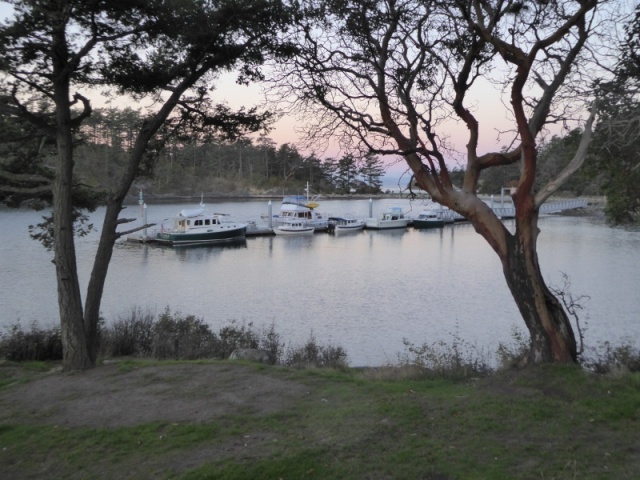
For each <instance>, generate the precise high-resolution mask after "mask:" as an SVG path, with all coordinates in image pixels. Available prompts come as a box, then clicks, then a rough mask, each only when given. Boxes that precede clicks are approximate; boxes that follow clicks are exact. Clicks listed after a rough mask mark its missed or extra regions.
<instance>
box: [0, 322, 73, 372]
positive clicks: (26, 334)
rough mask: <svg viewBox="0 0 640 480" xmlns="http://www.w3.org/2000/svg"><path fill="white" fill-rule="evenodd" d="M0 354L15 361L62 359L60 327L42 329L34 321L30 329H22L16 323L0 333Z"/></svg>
mask: <svg viewBox="0 0 640 480" xmlns="http://www.w3.org/2000/svg"><path fill="white" fill-rule="evenodd" d="M0 356H1V357H2V358H5V359H6V360H11V361H15V362H20V361H46V360H62V338H61V335H60V327H52V328H50V329H43V328H40V327H38V326H37V324H36V323H35V322H34V323H32V324H31V329H30V330H23V329H22V326H21V325H20V324H19V323H17V324H16V325H14V326H13V327H11V328H10V329H9V331H8V333H5V334H2V333H0Z"/></svg>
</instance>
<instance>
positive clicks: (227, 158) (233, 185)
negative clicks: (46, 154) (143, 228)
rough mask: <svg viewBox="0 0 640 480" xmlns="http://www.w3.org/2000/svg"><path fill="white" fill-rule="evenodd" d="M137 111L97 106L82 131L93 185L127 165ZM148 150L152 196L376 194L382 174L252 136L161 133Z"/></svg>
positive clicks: (347, 159)
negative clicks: (163, 136) (307, 188)
mask: <svg viewBox="0 0 640 480" xmlns="http://www.w3.org/2000/svg"><path fill="white" fill-rule="evenodd" d="M142 121H143V116H142V114H141V113H140V112H139V111H136V110H133V109H131V108H126V109H124V110H118V109H98V110H95V111H94V112H93V113H92V115H91V117H90V118H89V119H88V121H87V122H86V123H85V125H84V126H83V127H82V130H81V132H80V134H81V142H80V144H79V145H78V147H77V150H76V159H77V168H78V174H79V175H80V176H81V177H82V179H83V181H84V182H86V183H87V184H89V185H92V186H95V187H97V188H98V189H104V188H108V187H109V185H110V184H111V183H112V181H113V179H114V178H116V176H117V174H118V173H119V171H120V169H122V168H124V165H125V164H126V159H127V157H126V155H127V152H128V151H129V150H130V149H131V148H132V147H133V141H134V136H135V132H136V131H137V128H138V126H139V125H140V124H141V123H142ZM166 138H167V139H166V140H164V143H163V144H162V145H161V147H162V148H157V149H156V151H155V152H152V154H151V157H152V158H150V159H149V162H148V165H147V171H146V172H145V175H143V177H142V178H141V179H140V181H139V182H138V185H137V186H138V187H140V186H142V187H144V188H145V191H146V192H148V193H151V194H159V195H162V194H167V195H168V194H174V195H199V194H200V193H201V192H204V193H205V194H211V193H215V194H218V193H220V194H226V193H247V194H251V193H278V194H281V193H282V190H283V188H284V189H286V190H287V191H288V193H297V192H300V193H302V191H303V189H304V186H305V185H306V183H307V182H309V183H310V184H311V185H312V188H313V191H314V192H316V193H371V194H374V193H380V192H381V187H382V177H383V175H384V173H385V171H384V164H383V163H382V159H380V158H379V157H377V156H375V155H365V156H362V157H356V156H354V155H344V156H342V157H340V158H323V159H321V158H318V157H317V156H316V155H313V154H312V155H303V154H302V153H300V152H299V151H298V150H297V149H296V147H295V146H292V145H290V144H283V145H280V146H277V145H276V143H275V142H274V141H273V140H272V139H270V138H268V137H267V136H266V135H262V136H260V137H258V138H257V139H250V138H239V139H237V140H235V141H225V140H220V139H217V138H208V137H206V136H205V137H202V136H200V135H198V134H196V133H195V132H191V134H190V135H185V134H182V135H179V136H170V135H168V136H167V137H166Z"/></svg>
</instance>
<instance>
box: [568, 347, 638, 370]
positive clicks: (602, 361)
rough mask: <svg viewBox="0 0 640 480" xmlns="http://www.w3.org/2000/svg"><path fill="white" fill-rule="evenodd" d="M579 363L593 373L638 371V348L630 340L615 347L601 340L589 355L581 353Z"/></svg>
mask: <svg viewBox="0 0 640 480" xmlns="http://www.w3.org/2000/svg"><path fill="white" fill-rule="evenodd" d="M581 363H582V365H583V366H584V367H585V368H587V369H588V370H591V371H593V372H595V373H614V372H620V371H627V372H640V349H638V347H635V346H634V345H632V344H631V342H630V341H627V342H626V343H623V344H622V345H619V346H617V347H615V346H613V345H612V344H611V343H609V342H602V343H600V344H599V345H598V346H597V347H596V348H593V349H591V353H590V354H589V355H583V356H582V358H581Z"/></svg>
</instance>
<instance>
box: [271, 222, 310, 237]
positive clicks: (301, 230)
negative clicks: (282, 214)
mask: <svg viewBox="0 0 640 480" xmlns="http://www.w3.org/2000/svg"><path fill="white" fill-rule="evenodd" d="M313 232H315V228H314V227H313V225H307V224H305V223H304V222H302V221H296V220H290V221H288V222H281V223H280V224H278V225H276V226H275V227H273V233H275V234H276V235H313Z"/></svg>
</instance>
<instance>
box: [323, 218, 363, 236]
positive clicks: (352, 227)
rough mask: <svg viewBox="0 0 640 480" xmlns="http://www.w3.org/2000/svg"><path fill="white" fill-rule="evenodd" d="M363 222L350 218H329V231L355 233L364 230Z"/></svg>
mask: <svg viewBox="0 0 640 480" xmlns="http://www.w3.org/2000/svg"><path fill="white" fill-rule="evenodd" d="M364 223H365V222H364V220H361V219H359V218H352V217H329V231H332V232H334V233H345V232H357V231H359V230H362V229H363V228H364Z"/></svg>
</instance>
